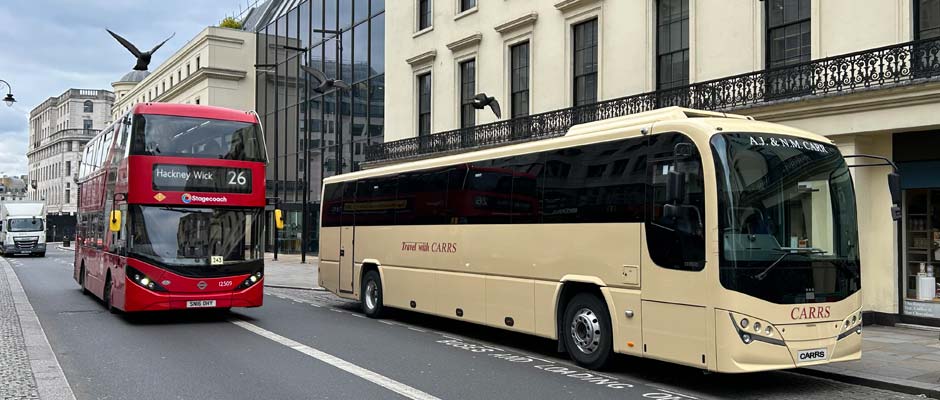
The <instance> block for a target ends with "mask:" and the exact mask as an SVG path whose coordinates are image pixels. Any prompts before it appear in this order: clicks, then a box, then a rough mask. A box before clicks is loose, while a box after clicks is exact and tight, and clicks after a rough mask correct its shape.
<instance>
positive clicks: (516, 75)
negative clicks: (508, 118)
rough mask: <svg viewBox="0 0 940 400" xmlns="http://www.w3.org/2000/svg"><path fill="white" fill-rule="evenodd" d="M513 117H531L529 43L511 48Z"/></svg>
mask: <svg viewBox="0 0 940 400" xmlns="http://www.w3.org/2000/svg"><path fill="white" fill-rule="evenodd" d="M509 81H510V86H511V87H510V92H511V94H510V97H511V104H510V107H511V110H510V112H511V113H512V117H513V118H515V117H521V116H525V115H529V42H524V43H520V44H517V45H515V46H512V47H510V48H509Z"/></svg>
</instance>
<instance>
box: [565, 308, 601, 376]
mask: <svg viewBox="0 0 940 400" xmlns="http://www.w3.org/2000/svg"><path fill="white" fill-rule="evenodd" d="M562 322H563V325H562V329H561V332H562V337H563V338H564V341H565V348H567V349H568V354H569V355H570V356H571V359H573V360H574V361H575V362H576V363H578V365H580V366H582V367H585V368H589V369H601V368H603V367H604V366H605V365H607V362H608V361H609V360H610V356H611V354H612V353H613V346H612V344H613V340H612V339H613V338H612V335H613V334H612V333H611V332H612V330H611V325H610V317H609V313H608V312H607V306H606V305H605V304H604V303H603V302H602V301H601V299H599V298H597V296H595V295H593V294H589V293H580V294H578V295H576V296H574V298H573V299H571V301H570V302H569V303H568V306H567V308H566V309H565V318H564V320H563V321H562Z"/></svg>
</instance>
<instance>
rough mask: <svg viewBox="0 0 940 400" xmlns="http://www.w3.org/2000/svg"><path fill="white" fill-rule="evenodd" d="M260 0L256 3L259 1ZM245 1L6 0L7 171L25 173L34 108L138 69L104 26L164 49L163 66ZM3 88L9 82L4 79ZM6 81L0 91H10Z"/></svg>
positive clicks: (0, 56)
mask: <svg viewBox="0 0 940 400" xmlns="http://www.w3.org/2000/svg"><path fill="white" fill-rule="evenodd" d="M252 2H253V1H252ZM245 3H246V0H240V1H239V0H160V1H151V0H136V1H131V0H82V1H67V0H0V27H3V28H2V29H3V33H2V35H0V79H2V80H5V81H7V82H9V83H10V85H11V86H12V87H13V95H14V96H15V97H16V100H17V103H16V104H15V105H14V106H13V108H9V107H7V106H6V105H2V103H0V175H3V174H6V175H22V174H26V171H27V167H26V143H27V138H28V134H27V131H28V129H27V126H28V123H29V121H28V118H29V111H30V110H32V109H33V108H34V107H36V106H37V105H39V104H40V103H42V102H43V101H45V100H46V99H47V98H49V97H54V96H58V95H60V94H62V93H63V92H64V91H65V90H66V89H70V88H76V89H107V90H111V82H113V81H116V80H117V79H118V78H120V77H121V76H122V75H124V74H125V73H126V72H128V71H130V70H131V68H133V66H134V63H135V59H134V57H133V56H132V55H131V54H130V53H129V52H128V51H127V50H125V49H124V48H123V47H121V45H120V44H118V43H117V42H116V41H114V39H113V38H111V36H110V35H108V33H107V32H105V28H106V27H107V28H109V29H111V30H112V31H115V32H116V33H118V34H120V35H121V36H123V37H125V38H127V39H128V40H130V41H131V43H134V44H135V45H136V46H137V47H138V48H140V49H142V50H143V49H151V48H153V46H155V45H156V44H157V43H159V42H161V41H162V40H163V39H166V37H167V36H169V35H170V34H171V33H173V32H176V36H175V37H174V38H173V39H171V40H170V41H169V42H167V44H165V45H164V46H163V47H161V48H160V50H158V51H157V53H156V55H155V56H154V58H153V61H151V63H150V70H151V71H152V70H154V69H156V67H157V66H159V65H160V63H162V62H163V61H164V60H166V58H167V57H168V56H170V55H172V54H173V53H174V52H175V51H176V50H178V49H179V48H180V47H182V46H183V45H184V44H185V43H186V42H187V41H189V39H191V38H192V37H193V36H195V35H196V33H198V32H199V31H201V30H202V29H203V28H205V27H206V26H208V25H217V24H218V23H219V21H220V20H221V19H222V18H224V17H225V16H226V15H232V14H234V13H237V12H238V11H239V5H241V6H242V7H244V6H245ZM0 86H2V84H0ZM5 90H6V87H5V86H2V88H0V91H3V93H0V96H3V95H5V94H6V92H5Z"/></svg>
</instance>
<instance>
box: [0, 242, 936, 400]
mask: <svg viewBox="0 0 940 400" xmlns="http://www.w3.org/2000/svg"><path fill="white" fill-rule="evenodd" d="M52 249H54V250H52V251H50V252H49V254H48V255H47V257H45V258H32V257H15V258H10V259H9V260H10V261H9V262H8V261H6V260H5V259H3V258H0V399H7V398H14V399H36V398H43V399H46V398H52V399H57V398H64V399H71V398H75V397H77V398H126V397H133V398H219V397H225V398H258V397H265V398H310V397H311V396H312V395H311V392H310V391H311V390H316V393H317V395H316V396H313V397H318V398H350V397H361V398H389V397H398V396H403V397H409V398H435V397H439V398H535V397H539V398H543V397H544V398H565V397H570V396H573V395H575V394H578V395H579V396H583V395H588V396H589V397H596V398H607V397H620V398H675V399H686V398H779V399H789V398H793V399H796V398H799V399H816V398H818V399H826V398H854V399H869V398H871V399H879V400H885V399H895V398H897V399H912V398H917V397H924V396H929V397H933V398H938V399H940V340H938V337H940V332H937V331H931V330H928V329H925V328H916V327H901V326H899V327H883V326H866V327H865V332H864V336H863V337H864V345H863V346H864V351H863V358H862V360H860V361H854V362H845V363H838V364H829V365H825V366H819V367H811V368H802V369H798V370H795V372H797V373H794V372H791V371H778V372H768V373H760V374H753V375H751V376H750V378H749V379H743V380H742V379H740V376H737V375H721V374H718V375H715V374H712V375H702V374H700V373H698V374H696V373H695V372H696V371H695V370H692V369H689V368H685V367H679V366H674V365H672V364H665V363H659V362H656V361H651V360H642V359H636V358H631V357H625V356H624V357H619V359H618V360H617V361H616V362H615V365H616V366H615V367H614V368H613V369H612V370H611V371H608V372H606V373H605V374H595V373H593V372H590V371H584V370H581V369H578V368H577V367H575V366H573V365H571V364H570V362H568V361H567V359H565V357H564V356H563V355H560V354H557V353H555V351H554V346H553V345H552V344H551V343H550V341H545V340H543V339H539V338H534V337H531V336H527V335H519V334H515V333H509V332H505V331H502V330H498V329H491V328H486V327H480V326H477V325H471V324H465V323H460V322H454V321H450V320H445V319H440V318H434V317H427V316H423V315H419V314H414V313H404V312H398V313H394V314H393V315H392V317H391V318H390V319H387V320H378V321H376V320H369V319H365V318H364V317H363V316H362V314H361V313H360V312H359V310H358V307H357V305H356V304H355V303H354V302H349V301H346V300H342V299H339V298H336V297H335V296H333V295H332V294H330V293H328V292H325V291H323V290H322V289H320V288H318V287H317V284H316V282H317V275H316V271H317V262H318V260H317V258H316V257H308V258H307V260H306V261H307V262H306V263H301V262H300V257H299V256H297V255H284V254H279V255H278V260H277V261H274V260H273V255H270V254H268V255H266V259H268V260H267V262H266V264H265V282H266V285H267V286H268V287H269V288H268V289H267V290H266V296H265V305H264V307H262V308H259V309H239V310H237V311H235V310H233V312H232V313H231V314H227V315H221V316H219V315H216V314H212V313H185V314H177V313H169V314H166V315H157V316H138V315H134V316H122V317H117V316H114V315H111V314H109V313H107V312H106V311H104V309H103V306H102V304H101V303H100V302H99V301H97V300H96V299H94V298H93V297H90V296H85V295H82V294H81V291H80V290H79V289H78V286H77V284H76V283H75V282H74V281H73V280H72V276H71V264H72V256H71V254H72V253H70V252H69V250H71V249H69V248H66V247H62V246H61V244H59V245H55V244H53V245H52ZM14 271H15V272H14ZM21 281H22V284H21V283H20V282H21ZM27 294H28V299H27ZM33 307H35V311H34V308H33ZM40 322H41V325H40ZM236 326H237V327H239V328H234V327H236ZM44 328H45V329H44ZM233 328H234V329H233ZM240 328H243V329H240ZM109 348H111V349H126V350H110V351H108V350H107V349H109ZM131 349H146V351H144V352H142V353H141V352H137V351H131ZM53 350H54V353H53ZM309 357H313V358H315V359H316V361H317V362H315V363H313V364H311V363H310V361H309V360H305V358H309ZM59 362H61V366H60V364H59ZM90 366H95V367H90ZM154 371H160V372H158V373H156V374H154ZM363 371H365V372H363ZM376 376H379V377H380V378H376ZM579 376H580V377H588V378H590V377H593V378H590V379H588V378H584V379H581V380H579V379H575V378H576V377H579ZM66 377H67V379H66ZM142 377H146V379H145V380H146V382H142V381H140V379H143V378H142ZM220 377H224V378H220ZM595 378H596V379H603V380H609V381H608V384H606V385H600V384H598V383H595V382H594V381H592V380H593V379H595ZM363 379H365V380H366V381H370V382H373V383H376V382H380V383H381V384H377V385H363V382H364V381H363ZM268 380H271V381H270V382H269V381H268ZM389 381H390V382H393V383H391V384H388V385H386V384H385V383H388V382H389ZM271 382H274V383H271ZM383 382H384V383H383ZM520 382H522V383H520ZM69 383H71V385H69ZM148 387H151V388H161V389H160V390H159V391H155V392H154V391H148V390H147V389H146V388H148ZM412 389H414V390H416V392H413V391H410V390H412ZM611 389H615V390H611ZM72 390H74V395H73V394H72ZM388 390H391V392H389V391H388ZM402 390H403V391H404V392H402ZM392 393H395V395H393V394H392ZM402 393H405V394H404V395H403V394H402ZM409 393H410V394H409ZM415 393H419V394H420V393H424V394H433V396H431V395H429V396H430V397H422V396H416V395H414V394H415ZM618 393H619V394H618ZM655 393H673V394H674V395H675V397H656V396H657V395H655ZM911 395H913V397H907V396H911ZM918 395H919V396H918ZM651 396H652V397H651Z"/></svg>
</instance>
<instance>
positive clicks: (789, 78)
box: [366, 39, 940, 162]
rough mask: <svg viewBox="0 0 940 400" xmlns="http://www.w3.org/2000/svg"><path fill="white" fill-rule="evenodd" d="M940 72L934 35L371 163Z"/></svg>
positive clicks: (610, 103)
mask: <svg viewBox="0 0 940 400" xmlns="http://www.w3.org/2000/svg"><path fill="white" fill-rule="evenodd" d="M937 76H940V40H937V39H927V40H920V41H913V42H906V43H901V44H896V45H891V46H885V47H879V48H874V49H868V50H863V51H859V52H855V53H849V54H842V55H838V56H833V57H828V58H822V59H818V60H812V61H808V62H804V63H799V64H793V65H789V66H785V67H778V68H771V69H766V70H761V71H755V72H751V73H746V74H741V75H735V76H729V77H725V78H720V79H715V80H711V81H704V82H698V83H694V84H691V85H687V86H682V87H678V88H672V89H667V90H660V91H655V92H648V93H641V94H637V95H633V96H628V97H621V98H618V99H612V100H605V101H601V102H597V103H594V104H588V105H584V106H579V107H571V108H565V109H560V110H554V111H549V112H545V113H541V114H535V115H530V116H525V117H519V118H513V119H509V120H503V121H497V122H493V123H489V124H485V125H478V126H474V127H471V128H464V129H455V130H452V131H446V132H441V133H436V134H433V135H428V136H420V137H413V138H408V139H402V140H396V141H392V142H387V143H383V144H377V145H372V146H369V147H368V148H367V149H366V161H367V162H382V161H394V160H405V159H411V158H418V157H422V156H426V155H430V154H436V153H449V152H457V151H460V150H465V149H471V148H476V147H488V146H495V145H500V144H506V143H513V142H520V141H527V140H537V139H544V138H549V137H555V136H561V135H564V134H565V132H567V131H568V129H569V128H570V127H571V126H573V125H577V124H582V123H586V122H591V121H597V120H602V119H607V118H614V117H621V116H625V115H630V114H634V113H638V112H643V111H649V110H652V109H655V108H660V107H669V106H682V107H690V108H696V109H702V110H712V111H731V110H736V109H742V108H749V107H755V106H760V105H769V104H773V103H777V102H783V101H796V100H801V99H805V98H806V97H808V96H809V97H813V96H821V95H826V94H847V93H853V92H857V91H862V90H868V89H876V88H885V87H891V86H896V85H899V84H905V83H911V82H918V81H922V80H926V79H929V78H933V77H937Z"/></svg>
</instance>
